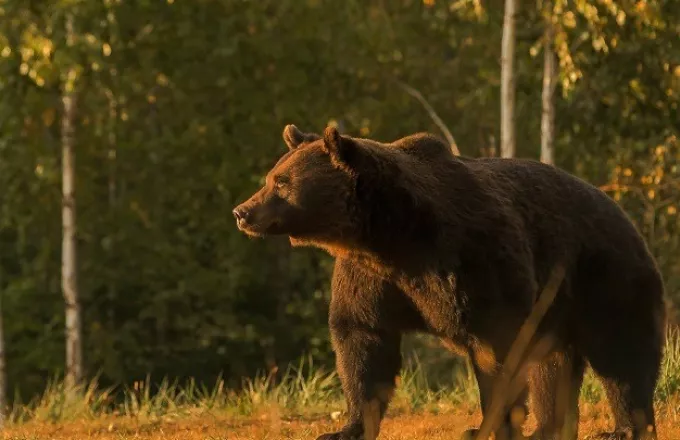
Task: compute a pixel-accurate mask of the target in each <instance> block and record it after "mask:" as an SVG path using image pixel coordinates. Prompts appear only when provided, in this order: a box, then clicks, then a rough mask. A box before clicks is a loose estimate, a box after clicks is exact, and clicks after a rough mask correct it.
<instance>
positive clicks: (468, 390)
mask: <svg viewBox="0 0 680 440" xmlns="http://www.w3.org/2000/svg"><path fill="white" fill-rule="evenodd" d="M452 375H453V376H452V377H451V378H447V380H444V381H437V383H433V381H432V379H431V378H430V377H429V376H430V375H429V374H428V371H427V367H426V365H425V364H424V362H421V361H420V360H419V358H418V357H417V356H415V357H412V358H411V360H410V362H408V363H407V366H406V368H404V370H403V371H402V373H401V377H400V378H399V380H398V387H397V390H396V391H395V395H394V398H393V400H392V404H391V411H398V412H402V411H405V412H410V411H431V412H438V411H445V410H447V409H453V408H456V407H460V406H465V407H471V406H473V405H476V404H477V399H478V397H477V396H478V394H477V388H476V382H475V379H474V375H473V374H472V372H471V368H470V367H469V366H467V364H465V365H464V366H463V368H461V369H459V370H456V371H454V372H452ZM152 390H153V391H152ZM121 396H122V397H121ZM678 397H680V331H679V330H678V329H674V330H671V331H669V334H668V339H667V343H666V350H665V357H664V361H663V365H662V368H661V377H660V380H659V384H658V387H657V390H656V399H657V404H660V405H667V404H668V403H671V402H672V405H673V406H674V407H675V406H677V405H678V401H679V399H678ZM581 399H582V401H585V402H587V403H592V404H594V403H598V402H599V401H601V400H602V399H604V391H603V388H602V386H601V384H600V382H599V381H598V380H597V378H596V377H595V375H594V374H593V373H592V371H590V370H589V371H588V372H587V374H586V377H585V380H584V383H583V387H582V389H581ZM344 409H345V404H344V400H343V397H342V392H341V387H340V381H339V379H338V376H337V374H336V373H335V372H334V371H328V370H325V369H323V368H319V367H318V366H316V365H314V363H313V362H312V360H311V358H303V359H302V360H301V361H300V362H299V363H298V364H297V365H294V366H291V367H289V368H288V369H287V370H286V371H285V372H284V373H283V374H282V375H280V377H279V378H278V379H277V375H275V374H260V375H257V376H256V377H254V378H252V379H247V380H245V381H244V382H243V385H242V387H241V388H240V389H239V390H233V389H229V388H227V387H226V386H225V382H224V381H223V380H222V379H221V378H220V379H218V380H217V381H216V383H215V384H214V386H212V387H207V386H204V385H198V384H196V383H195V382H194V381H189V382H187V383H184V384H179V383H178V382H171V381H168V380H162V381H161V382H160V383H158V384H155V383H153V382H152V381H151V379H150V378H148V377H147V378H146V380H143V381H138V382H135V383H133V384H132V386H131V387H124V388H122V389H114V388H100V387H99V386H98V385H97V381H96V379H95V380H92V381H91V382H90V383H88V384H86V385H83V386H81V387H79V388H77V389H75V390H72V391H71V392H68V391H67V390H66V389H65V388H64V386H63V384H62V383H61V382H59V381H52V382H51V383H50V384H49V385H48V386H47V388H46V390H45V392H44V393H43V394H42V396H40V397H39V398H37V399H35V400H33V401H31V402H29V403H27V404H20V403H16V404H15V405H14V407H13V408H10V410H9V411H8V412H9V414H8V416H7V419H6V421H7V423H10V424H12V423H13V424H17V423H23V422H26V421H36V422H54V423H56V422H61V421H67V420H76V419H94V418H99V417H106V416H124V417H134V418H140V419H156V418H168V417H170V418H172V417H183V416H190V415H194V414H205V413H212V412H217V411H219V412H222V413H227V414H229V415H233V416H235V417H238V416H251V415H253V414H256V413H260V412H264V411H277V412H279V413H280V414H282V415H284V416H289V417H290V416H302V415H304V416H307V417H309V416H315V415H321V414H323V415H328V414H331V416H336V415H340V414H341V413H342V411H343V410H344ZM678 410H680V407H675V409H674V411H678Z"/></svg>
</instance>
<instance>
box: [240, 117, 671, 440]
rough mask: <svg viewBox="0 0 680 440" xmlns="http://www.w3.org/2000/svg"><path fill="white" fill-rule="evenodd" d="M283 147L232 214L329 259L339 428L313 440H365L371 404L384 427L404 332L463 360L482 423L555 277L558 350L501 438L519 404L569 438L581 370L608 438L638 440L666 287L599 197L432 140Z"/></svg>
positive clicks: (551, 332) (552, 172)
mask: <svg viewBox="0 0 680 440" xmlns="http://www.w3.org/2000/svg"><path fill="white" fill-rule="evenodd" d="M283 137H284V139H285V141H286V143H287V144H288V146H289V148H290V151H289V152H287V153H286V154H285V155H284V156H283V157H282V158H281V159H280V160H279V162H278V163H277V164H276V166H274V168H273V169H272V170H271V171H270V172H269V174H268V175H267V179H266V185H265V187H264V188H262V189H261V190H260V191H258V192H257V193H256V194H255V195H254V196H253V197H252V198H251V199H250V200H248V201H246V202H244V203H243V204H241V205H240V206H239V207H237V208H236V209H235V215H236V217H237V219H238V225H239V228H241V229H242V230H243V231H244V232H246V233H248V234H251V235H268V234H285V235H288V236H290V240H291V243H292V244H293V245H312V246H317V247H320V248H322V249H325V250H326V251H328V252H330V253H331V254H332V255H334V256H335V257H336V263H335V270H334V274H333V281H332V293H333V294H332V299H331V304H330V316H329V325H330V329H331V336H332V341H333V346H334V349H335V351H336V355H337V367H338V372H339V375H340V377H341V379H342V384H343V390H344V392H345V396H346V399H347V401H348V408H349V422H348V424H347V426H346V427H345V428H344V429H343V430H342V431H341V432H339V433H333V434H327V435H324V436H322V437H320V438H321V439H326V440H346V439H349V438H352V436H358V435H360V434H362V432H363V429H364V428H363V418H362V408H364V407H365V405H367V404H368V403H369V402H373V403H375V402H376V399H377V401H378V402H380V405H379V415H380V417H382V415H383V414H384V412H385V409H386V408H387V405H388V400H389V399H388V398H386V397H384V396H387V395H389V393H385V392H384V390H385V389H386V387H387V388H390V387H394V378H395V376H397V375H398V373H399V369H400V366H401V355H400V342H401V337H402V335H403V334H404V333H406V332H411V331H420V332H427V333H430V334H433V335H436V336H439V337H440V338H442V339H443V340H445V341H446V343H447V344H448V345H449V346H451V347H453V348H455V349H456V350H458V351H460V352H464V353H468V354H470V356H471V360H472V363H473V366H474V368H475V373H476V375H477V379H478V383H479V386H480V395H481V396H480V397H481V403H482V410H483V411H485V410H486V409H488V407H489V404H490V402H489V398H490V397H489V396H490V393H491V388H492V385H493V383H494V381H495V379H496V376H497V374H498V371H499V368H498V366H499V365H500V363H502V362H503V360H504V359H505V356H506V355H507V352H508V349H509V348H510V345H511V344H512V342H513V339H514V337H515V336H516V335H517V331H518V329H519V328H520V326H521V325H522V323H523V322H524V320H525V319H526V318H527V316H528V315H529V313H530V311H531V309H532V306H533V305H534V304H535V302H536V300H537V298H536V297H537V295H538V292H539V291H540V289H541V287H543V286H544V285H545V283H546V282H547V278H548V276H549V273H550V271H551V269H552V268H553V266H555V265H556V264H564V265H566V267H567V271H566V276H565V280H564V282H563V283H562V286H561V288H560V290H559V292H558V294H557V296H556V298H555V301H554V303H553V305H552V306H551V308H550V309H549V310H548V312H547V315H546V316H545V318H544V320H543V322H542V323H541V325H540V326H539V328H538V330H537V333H536V340H541V339H545V338H546V337H547V338H550V340H551V341H553V349H552V350H551V352H550V353H549V354H548V355H547V357H546V356H544V357H542V358H540V359H532V360H530V362H531V364H530V365H529V366H528V369H526V368H525V371H526V372H527V379H526V384H527V388H526V390H525V391H524V392H523V393H520V397H519V398H518V399H517V401H516V402H515V403H514V405H511V407H508V408H507V415H506V418H505V422H504V423H503V425H502V426H501V427H500V428H499V430H498V431H497V432H496V435H497V438H509V436H510V435H511V434H513V433H516V429H515V428H514V427H513V426H514V424H513V423H512V420H511V419H512V414H517V411H514V412H513V408H516V407H520V408H522V407H524V405H525V398H526V396H527V393H529V394H530V396H531V402H532V405H533V410H534V412H535V414H536V416H537V419H538V430H537V434H536V438H543V439H548V438H552V436H553V435H556V434H557V433H558V432H560V431H561V430H562V429H564V428H565V426H566V427H568V425H570V424H572V423H573V422H574V420H576V419H577V414H578V406H577V399H576V397H577V396H578V389H579V387H580V384H581V380H582V376H583V371H584V367H585V365H586V362H589V363H590V364H591V366H592V367H593V369H594V370H595V371H596V372H597V373H598V374H599V375H600V376H601V377H602V379H603V381H604V383H605V387H606V389H607V393H608V396H609V400H610V403H611V404H612V408H613V410H614V416H615V421H616V430H617V434H616V435H624V434H625V433H630V434H632V435H633V436H634V438H636V439H637V438H646V437H644V436H645V435H647V434H646V433H647V432H648V431H647V427H648V425H651V426H652V427H653V428H654V426H655V423H654V413H653V408H652V395H653V391H654V387H655V384H656V381H657V377H658V370H659V365H660V362H661V356H662V346H663V335H664V331H665V308H664V301H663V296H664V289H663V285H662V281H661V277H660V275H659V271H658V269H657V267H656V264H655V262H654V260H653V258H652V257H651V255H650V253H649V251H648V249H647V247H646V245H645V243H644V241H643V240H642V238H641V236H640V235H639V233H638V232H637V231H636V229H635V228H634V226H633V225H632V223H631V222H630V221H629V219H628V218H627V217H626V215H625V214H624V213H623V211H622V210H621V209H620V208H619V207H618V206H617V205H616V204H615V203H614V202H613V201H612V200H611V199H610V198H608V197H607V196H606V195H605V194H604V193H602V192H600V191H599V190H598V189H596V188H594V187H593V186H591V185H589V184H587V183H585V182H583V181H581V180H579V179H577V178H575V177H573V176H571V175H569V174H567V173H565V172H563V171H561V170H559V169H557V168H554V167H551V166H547V165H543V164H540V163H538V162H534V161H529V160H519V159H470V158H460V157H455V156H454V155H453V154H452V153H451V151H450V150H449V149H448V147H447V146H446V145H445V144H444V143H443V142H441V141H439V140H438V139H437V138H435V137H433V136H430V135H427V134H417V135H412V136H408V137H405V138H403V139H400V140H398V141H395V142H393V143H389V144H383V143H379V142H376V141H373V140H368V139H358V138H351V137H348V136H341V135H340V134H339V133H338V132H337V130H335V129H333V128H328V129H326V131H325V133H324V135H323V136H319V135H315V134H303V133H301V132H299V130H298V129H297V128H296V127H294V126H287V127H286V130H285V131H284V135H283ZM279 179H282V181H283V182H284V183H283V184H281V185H279V186H276V185H275V183H276V182H277V181H279ZM378 390H383V391H381V392H378ZM520 413H521V412H520ZM654 429H655V428H654ZM562 440H564V438H562Z"/></svg>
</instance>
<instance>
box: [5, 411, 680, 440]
mask: <svg viewBox="0 0 680 440" xmlns="http://www.w3.org/2000/svg"><path fill="white" fill-rule="evenodd" d="M342 421H343V420H342V418H341V419H340V420H337V421H333V420H331V418H330V417H324V418H321V419H317V420H313V419H287V418H282V417H278V416H277V415H276V414H275V413H268V414H267V413H265V414H262V415H261V416H259V417H254V418H251V419H241V418H229V417H226V416H224V415H218V414H206V413H203V414H202V415H200V416H189V417H182V418H177V419H171V418H165V419H159V420H146V421H142V420H139V419H131V418H106V419H97V420H91V421H74V422H68V423H61V424H52V423H40V424H38V423H29V424H25V425H22V426H11V427H8V428H6V429H5V430H4V431H3V432H2V439H4V440H80V439H83V440H86V439H87V440H89V439H93V440H95V439H96V440H133V439H134V440H180V439H181V440H227V439H228V440H270V439H271V440H273V439H277V440H279V439H285V440H293V439H295V440H298V439H299V440H307V439H311V440H314V439H316V436H318V435H319V434H322V433H324V432H329V431H332V430H336V429H337V428H339V427H340V426H342ZM480 421H481V415H480V414H479V412H478V411H474V412H465V411H455V412H447V413H444V414H429V413H428V414H401V415H392V416H389V417H388V418H387V419H386V420H385V421H384V422H383V425H382V430H381V433H380V436H379V439H380V440H425V439H427V440H445V439H446V440H452V439H457V438H459V437H460V435H461V434H462V432H463V431H464V430H465V429H467V428H470V427H475V426H478V425H479V423H480ZM658 422H659V434H660V437H659V439H660V440H680V413H669V412H665V413H660V414H659V415H658ZM531 425H532V423H531V421H530V422H528V423H527V427H526V428H527V433H529V432H531V430H532V429H533V427H532V426H531ZM611 427H612V424H611V418H610V417H609V412H608V411H607V409H606V408H603V407H602V406H600V405H597V406H590V407H586V408H583V409H582V416H581V425H580V429H579V434H580V435H579V438H583V439H585V438H588V436H589V435H592V434H594V433H596V432H600V431H602V430H606V429H611Z"/></svg>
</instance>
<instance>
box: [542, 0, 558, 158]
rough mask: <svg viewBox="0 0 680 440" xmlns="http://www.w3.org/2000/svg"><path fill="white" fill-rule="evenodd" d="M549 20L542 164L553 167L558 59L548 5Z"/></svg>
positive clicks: (543, 105) (544, 49) (543, 109)
mask: <svg viewBox="0 0 680 440" xmlns="http://www.w3.org/2000/svg"><path fill="white" fill-rule="evenodd" d="M548 14H549V15H548V19H547V20H546V25H545V35H544V36H543V37H544V41H543V93H542V100H541V101H542V106H541V162H544V163H548V164H551V165H553V164H554V163H555V159H554V146H553V145H554V141H555V82H556V79H557V78H556V77H557V72H556V63H557V60H556V57H555V50H554V45H553V42H554V39H555V33H554V28H553V24H552V20H551V19H550V17H551V15H552V8H551V4H550V2H549V3H548Z"/></svg>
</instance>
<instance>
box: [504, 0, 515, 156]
mask: <svg viewBox="0 0 680 440" xmlns="http://www.w3.org/2000/svg"><path fill="white" fill-rule="evenodd" d="M516 7H517V3H516V0H505V15H504V17H503V45H502V54H501V157H514V156H515V14H516V12H515V10H516Z"/></svg>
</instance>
